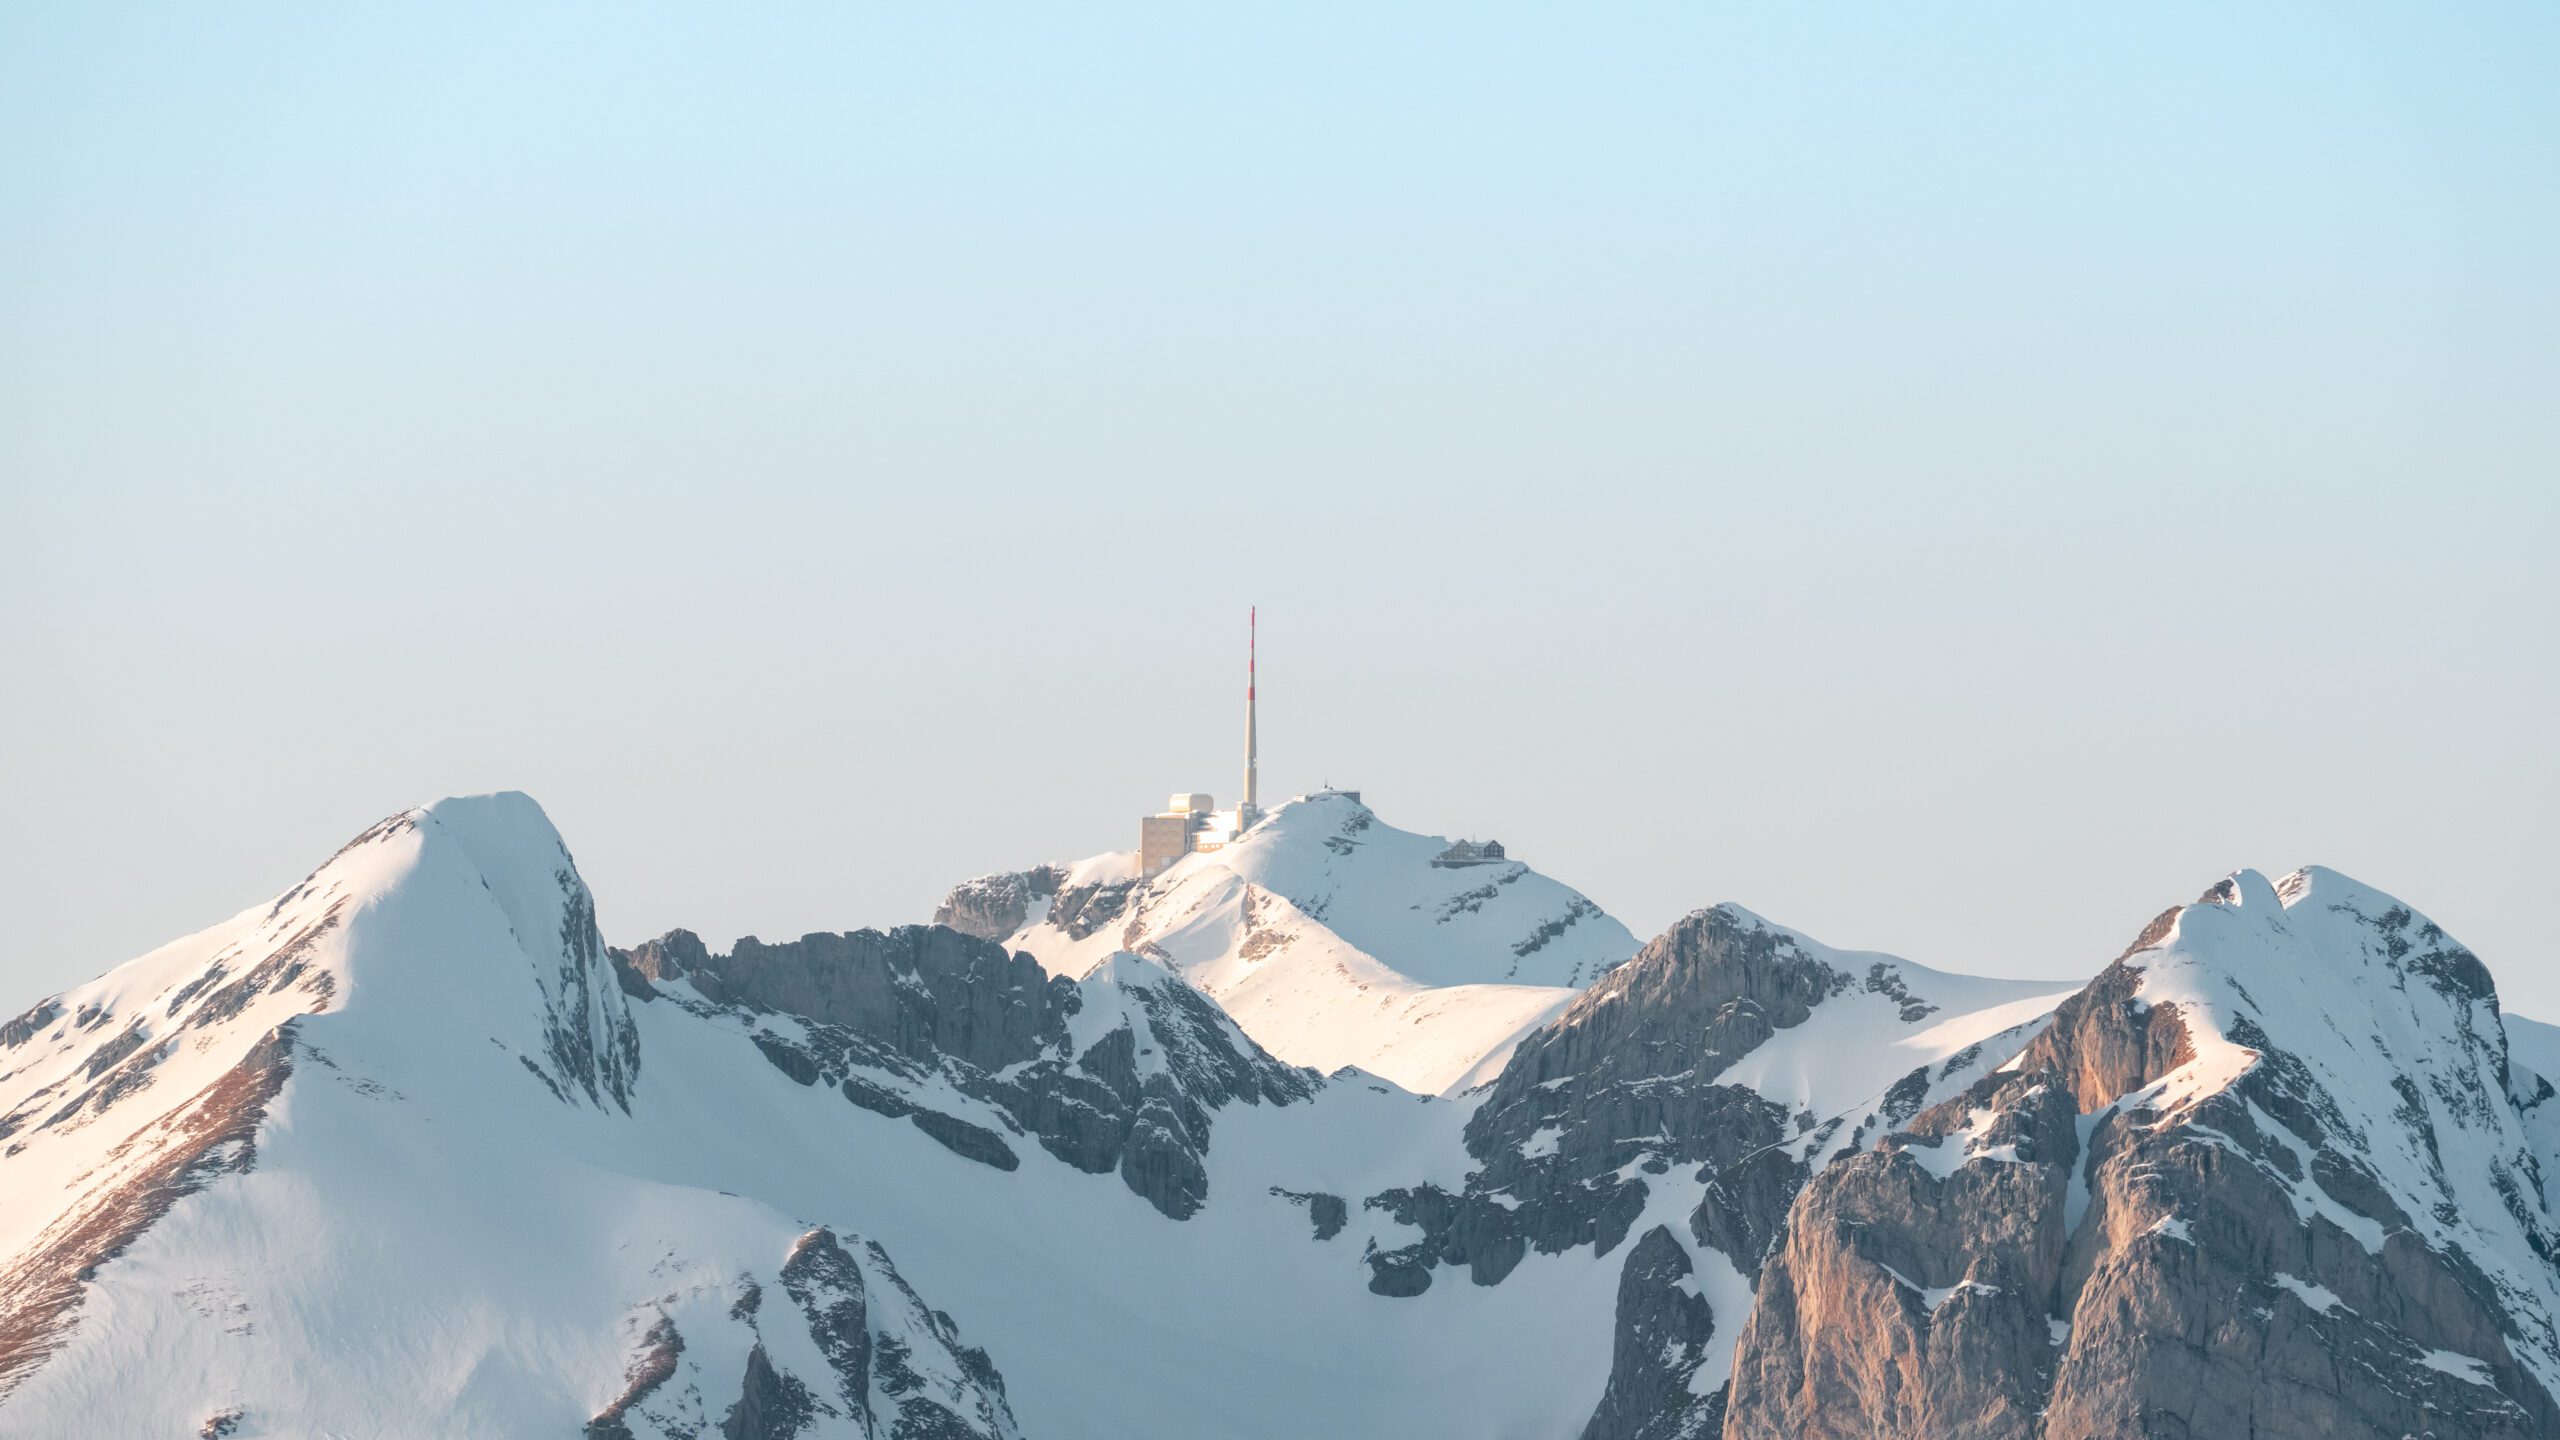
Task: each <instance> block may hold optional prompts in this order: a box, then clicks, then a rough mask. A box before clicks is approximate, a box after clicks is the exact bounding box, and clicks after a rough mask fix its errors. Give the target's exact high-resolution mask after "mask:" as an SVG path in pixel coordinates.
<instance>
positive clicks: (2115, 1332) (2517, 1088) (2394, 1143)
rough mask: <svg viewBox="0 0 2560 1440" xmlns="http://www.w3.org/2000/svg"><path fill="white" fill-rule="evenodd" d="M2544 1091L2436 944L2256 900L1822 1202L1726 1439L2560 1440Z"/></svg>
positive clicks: (2328, 912)
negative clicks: (2558, 1439) (2532, 1114)
mask: <svg viewBox="0 0 2560 1440" xmlns="http://www.w3.org/2000/svg"><path fill="white" fill-rule="evenodd" d="M2536 1079H2537V1083H2536V1084H2535V1085H2533V1086H2522V1085H2519V1084H2517V1082H2516V1075H2515V1073H2514V1070H2513V1067H2512V1066H2511V1064H2510V1061H2509V1058H2508V1056H2507V1053H2506V1039H2505V1030H2504V1028H2503V1026H2502V1025H2501V1023H2500V1017H2499V1015H2498V1010H2497V1002H2496V997H2495V995H2494V992H2493V991H2492V990H2491V988H2490V986H2489V983H2488V977H2487V973H2486V971H2485V970H2484V969H2482V968H2481V967H2480V965H2479V963H2478V962H2477V960H2476V959H2474V958H2473V957H2472V956H2471V955H2470V954H2469V952H2468V951H2465V950H2463V949H2462V948H2461V947H2460V946H2459V945H2456V944H2455V943H2453V942H2452V941H2451V940H2450V939H2449V938H2448V937H2446V936H2445V935H2444V933H2443V932H2442V931H2441V930H2439V929H2437V928H2436V927H2435V926H2434V925H2433V924H2431V923H2428V922H2426V921H2425V920H2424V919H2423V918H2421V917H2418V916H2415V915H2414V914H2413V913H2412V912H2410V911H2409V910H2408V909H2407V908H2406V907H2405V906H2401V905H2398V904H2397V903H2396V902H2392V901H2390V900H2389V899H2388V897H2384V896H2379V895H2377V894H2376V893H2375V892H2372V891H2369V890H2366V889H2364V888H2363V887H2360V886H2357V885H2355V884H2354V883H2353V882H2351V881H2347V880H2345V879H2344V878H2343V877H2339V876H2335V875H2333V874H2331V873H2329V872H2324V871H2305V872H2300V873H2297V874H2296V875H2294V876H2290V877H2288V878H2287V880H2286V881H2285V882H2284V885H2283V887H2282V888H2281V890H2279V889H2278V888H2276V887H2272V886H2270V885H2269V884H2268V883H2267V882H2266V881H2265V880H2264V879H2263V878H2261V877H2259V876H2257V875H2255V874H2254V873H2248V872H2244V873H2243V874H2241V875H2238V876H2235V877H2233V878H2232V879H2231V880H2229V881H2226V882H2224V883H2223V884H2221V885H2218V886H2216V887H2215V888H2214V889H2213V890H2211V891H2208V892H2207V894H2206V896H2205V897H2204V899H2203V900H2202V901H2200V902H2198V904H2197V905H2195V906H2191V907H2186V908H2184V909H2181V910H2176V911H2172V912H2170V913H2168V914H2166V915H2164V916H2162V917H2161V918H2160V919H2159V920H2157V921H2155V922H2154V923H2153V925H2152V926H2151V927H2150V928H2149V929H2147V930H2145V931H2144V933H2143V935H2142V936H2141V937H2140V938H2139V939H2138V940H2137V941H2136V942H2135V946H2134V948H2133V949H2132V950H2130V951H2128V953H2127V954H2126V956H2125V957H2124V958H2122V959H2120V960H2119V961H2117V962H2116V964H2115V965H2113V966H2111V967H2110V968H2109V969H2108V970H2107V971H2106V972H2105V973H2103V974H2102V975H2100V976H2099V977H2098V979H2097V980H2095V981H2093V982H2092V983H2091V984H2090V985H2089V987H2088V988H2087V989H2085V990H2084V991H2083V992H2081V993H2080V994H2079V995H2078V996H2076V997H2074V998H2073V999H2072V1000H2070V1001H2068V1002H2066V1003H2065V1004H2064V1005H2063V1006H2062V1007H2061V1009H2059V1010H2058V1011H2056V1012H2055V1014H2054V1017H2053V1020H2052V1022H2051V1024H2050V1025H2049V1026H2048V1027H2047V1028H2046V1030H2045V1031H2044V1032H2043V1033H2042V1034H2041V1035H2040V1036H2039V1037H2038V1038H2037V1040H2036V1041H2035V1042H2034V1043H2033V1044H2032V1045H2030V1046H2029V1047H2028V1048H2027V1050H2026V1051H2025V1052H2024V1053H2022V1054H2021V1055H2020V1056H2019V1057H2018V1059H2017V1060H2016V1061H2015V1062H2014V1063H2013V1064H2012V1065H2010V1066H2008V1067H2006V1068H2004V1069H2003V1070H2002V1071H2001V1072H1999V1073H1996V1074H1993V1075H1990V1076H1986V1077H1984V1078H1983V1079H1982V1080H1981V1081H1979V1082H1977V1083H1975V1084H1974V1085H1973V1086H1972V1087H1970V1089H1969V1090H1968V1091H1967V1092H1966V1093H1964V1094H1962V1095H1960V1096H1958V1097H1956V1098H1954V1099H1952V1100H1949V1101H1947V1102H1945V1103H1942V1104H1940V1105H1938V1106H1935V1107H1933V1108H1931V1109H1930V1110H1928V1111H1926V1112H1924V1113H1922V1114H1920V1115H1918V1116H1916V1117H1915V1118H1914V1119H1913V1120H1912V1122H1911V1123H1910V1125H1909V1126H1908V1128H1907V1129H1905V1130H1903V1131H1901V1132H1898V1133H1896V1134H1892V1135H1889V1136H1887V1137H1885V1138H1884V1139H1883V1140H1882V1141H1880V1142H1879V1143H1878V1145H1877V1148H1875V1149H1873V1150H1871V1151H1867V1152H1865V1153H1862V1154H1859V1155H1856V1156H1853V1157H1850V1158H1848V1159H1845V1160H1843V1161H1841V1162H1839V1163H1837V1164H1834V1165H1832V1166H1831V1167H1829V1168H1828V1169H1826V1170H1824V1171H1823V1172H1822V1173H1821V1174H1820V1175H1818V1176H1816V1177H1815V1178H1814V1179H1813V1181H1812V1182H1811V1183H1810V1184H1809V1185H1808V1186H1807V1187H1806V1188H1805V1190H1804V1192H1803V1194H1802V1196H1801V1197H1800V1199H1799V1200H1798V1201H1797V1203H1796V1205H1795V1207H1794V1210H1793V1212H1792V1214H1791V1215H1790V1218H1789V1221H1788V1229H1787V1237H1786V1240H1785V1243H1784V1245H1783V1247H1782V1248H1781V1249H1780V1251H1779V1252H1778V1254H1777V1255H1776V1257H1775V1258H1773V1260H1772V1261H1771V1263H1770V1265H1769V1267H1768V1269H1767V1271H1766V1273H1765V1274H1764V1276H1763V1279H1762V1283H1761V1287H1760V1290H1759V1295H1758V1299H1757V1302H1756V1304H1755V1306H1754V1309H1753V1313H1752V1316H1751V1320H1750V1323H1749V1325H1748V1327H1747V1328H1746V1330H1745V1332H1744V1334H1743V1337H1742V1339H1741V1342H1740V1346H1739V1350H1738V1353H1737V1355H1736V1357H1735V1364H1734V1378H1733V1381H1732V1387H1731V1391H1730V1399H1729V1407H1728V1408H1729V1414H1728V1419H1727V1428H1726V1432H1725V1433H1726V1435H1727V1436H1728V1437H1730V1440H1777V1437H1781V1436H1785V1437H1794V1436H1808V1437H1842V1440H1846V1437H1852V1436H1855V1437H1867V1436H1883V1435H1907V1434H1949V1435H1953V1434H1962V1435H1968V1436H1981V1437H1985V1440H2003V1437H2064V1436H2069V1437H2074V1440H2079V1437H2106V1440H2116V1437H2123V1440H2132V1437H2146V1440H2148V1437H2165V1436H2180V1437H2186V1436H2195V1437H2206V1436H2234V1437H2239V1436H2247V1437H2263V1440H2293V1437H2303V1440H2308V1437H2313V1436H2339V1437H2358V1440H2363V1437H2372V1440H2396V1437H2400V1436H2404V1435H2431V1436H2438V1437H2500V1440H2506V1437H2517V1440H2521V1437H2524V1436H2535V1435H2550V1434H2553V1433H2560V1410H2555V1408H2554V1406H2553V1402H2552V1389H2551V1381H2552V1377H2553V1374H2554V1372H2555V1371H2560V1345H2555V1343H2554V1328H2553V1327H2554V1313H2553V1312H2554V1309H2555V1304H2554V1293H2555V1290H2560V1285H2555V1279H2560V1273H2555V1271H2554V1268H2553V1264H2552V1259H2553V1255H2554V1244H2553V1235H2554V1227H2553V1218H2552V1213H2551V1209H2550V1199H2549V1196H2548V1194H2547V1193H2546V1185H2545V1178H2544V1175H2543V1169H2544V1166H2545V1165H2546V1164H2548V1163H2549V1158H2548V1157H2545V1156H2541V1155H2538V1154H2537V1153H2536V1152H2535V1149H2534V1147H2533V1145H2532V1143H2531V1142H2530V1141H2529V1139H2528V1138H2527V1133H2526V1126H2525V1124H2524V1122H2523V1118H2522V1112H2523V1110H2524V1109H2525V1108H2526V1106H2527V1105H2529V1104H2530V1103H2531V1098H2532V1097H2533V1096H2534V1095H2537V1094H2538V1093H2539V1084H2538V1077H2536Z"/></svg>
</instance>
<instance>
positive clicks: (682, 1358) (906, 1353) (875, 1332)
mask: <svg viewBox="0 0 2560 1440" xmlns="http://www.w3.org/2000/svg"><path fill="white" fill-rule="evenodd" d="M686 1299H692V1300H694V1301H696V1302H697V1303H694V1304H691V1305H686V1304H684V1303H683V1301H684V1300H686ZM705 1300H707V1301H711V1302H721V1303H710V1304H705V1303H699V1302H702V1301H705ZM678 1311H681V1312H682V1313H683V1314H684V1317H685V1318H684V1322H683V1323H682V1324H679V1322H678V1320H677V1318H676V1314H675V1313H673V1312H678ZM687 1326H690V1327H692V1328H691V1329H690V1331H688V1329H687V1328H686V1327H687ZM625 1328H626V1333H628V1334H629V1335H630V1337H631V1348H630V1360H629V1363H628V1365H627V1367H626V1368H625V1370H624V1373H623V1384H622V1386H621V1388H620V1389H619V1390H618V1391H617V1392H616V1393H615V1394H614V1397H613V1398H612V1399H611V1400H610V1401H608V1402H607V1403H606V1404H605V1406H604V1407H603V1408H602V1409H601V1410H599V1411H597V1412H596V1415H595V1417H594V1418H593V1419H591V1420H589V1421H588V1422H587V1424H586V1428H585V1431H584V1434H585V1437H586V1440H702V1437H707V1436H710V1435H718V1436H720V1437H722V1440H792V1437H795V1436H800V1435H805V1434H816V1433H827V1434H840V1435H852V1436H859V1437H861V1440H1018V1436H1019V1433H1020V1432H1019V1431H1018V1430H1017V1428H1016V1426H1015V1424H1014V1419H1013V1411H1012V1409H1011V1407H1010V1406H1009V1405H1008V1404H1007V1403H1006V1400H1005V1393H1004V1380H1003V1377H1001V1376H999V1375H998V1374H997V1373H996V1370H995V1366H994V1365H993V1364H992V1363H991V1362H990V1361H989V1360H988V1359H987V1356H986V1353H985V1352H984V1351H981V1350H978V1349H975V1348H973V1347H971V1346H969V1345H966V1344H963V1343H962V1342H961V1340H960V1337H959V1335H958V1333H957V1332H956V1331H955V1330H954V1329H953V1328H952V1325H951V1321H950V1318H949V1317H948V1316H945V1315H942V1314H940V1313H939V1312H936V1311H934V1310H933V1309H931V1308H929V1307H928V1306H926V1305H925V1303H924V1302H923V1301H922V1300H921V1299H919V1298H918V1297H917V1295H916V1292H915V1290H914V1288H913V1287H911V1286H909V1285H908V1284H907V1282H906V1280H905V1278H904V1277H902V1276H900V1275H899V1274H898V1270H897V1267H896V1266H894V1265H892V1264H890V1263H889V1257H888V1255H887V1254H886V1253H885V1252H884V1251H882V1250H881V1249H880V1247H879V1246H877V1245H874V1244H870V1243H868V1242H857V1243H854V1244H850V1245H848V1244H847V1243H846V1242H844V1241H843V1240H841V1239H839V1238H838V1237H837V1236H836V1234H835V1232H833V1231H831V1230H827V1229H824V1228H820V1229H816V1230H812V1231H810V1232H808V1233H807V1234H805V1235H802V1236H801V1237H800V1238H799V1239H798V1240H797V1241H796V1242H794V1243H793V1245H792V1246H791V1249H790V1251H789V1253H788V1254H787V1255H785V1256H784V1257H783V1258H782V1261H781V1263H780V1265H779V1266H777V1267H776V1268H775V1269H773V1270H771V1271H768V1272H766V1273H763V1274H756V1273H742V1274H740V1275H738V1276H737V1277H735V1278H734V1279H733V1280H731V1281H730V1282H729V1283H728V1284H727V1285H726V1286H724V1287H721V1288H720V1290H719V1291H718V1292H717V1293H716V1294H712V1295H709V1296H701V1295H696V1296H691V1297H683V1296H679V1295H669V1296H667V1297H666V1298H665V1299H664V1300H663V1301H659V1302H653V1303H650V1304H646V1305H643V1306H640V1307H638V1308H637V1309H635V1310H634V1311H633V1312H632V1313H631V1315H630V1316H629V1318H628V1320H627V1322H626V1327H625ZM741 1349H743V1350H744V1352H745V1360H744V1362H743V1363H742V1364H741V1365H739V1366H738V1368H737V1370H736V1372H735V1373H734V1374H729V1373H722V1371H721V1369H720V1368H719V1362H718V1361H717V1360H714V1359H712V1358H710V1357H711V1356H714V1355H717V1356H722V1357H725V1356H728V1355H733V1354H735V1353H736V1352H738V1351H739V1350H741ZM777 1355H779V1356H781V1357H783V1358H782V1359H780V1360H777V1359H776V1358H775V1357H776V1356H777Z"/></svg>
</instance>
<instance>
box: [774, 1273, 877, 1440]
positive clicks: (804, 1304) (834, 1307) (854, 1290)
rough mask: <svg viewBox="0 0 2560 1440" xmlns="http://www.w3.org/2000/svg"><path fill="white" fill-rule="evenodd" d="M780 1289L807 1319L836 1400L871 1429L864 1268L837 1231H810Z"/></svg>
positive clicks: (868, 1311) (869, 1364) (869, 1321)
mask: <svg viewBox="0 0 2560 1440" xmlns="http://www.w3.org/2000/svg"><path fill="white" fill-rule="evenodd" d="M884 1259H885V1257H884ZM782 1288H783V1291H784V1293H786V1294H788V1295H789V1296H790V1297H791V1300H792V1303H793V1304H795V1305H797V1306H799V1307H800V1313H801V1316H802V1318H803V1319H805V1320H807V1321H808V1324H809V1338H810V1339H811V1340H813V1341H815V1342H816V1343H817V1346H818V1353H819V1354H820V1355H823V1356H825V1357H826V1361H827V1368H828V1369H829V1370H830V1371H832V1372H833V1373H834V1376H835V1380H836V1387H835V1388H836V1397H837V1399H838V1401H840V1402H841V1404H842V1405H843V1407H844V1410H845V1413H847V1414H849V1415H851V1416H853V1417H854V1418H855V1419H856V1420H857V1421H858V1422H859V1423H860V1424H861V1425H862V1426H863V1427H864V1429H865V1430H866V1431H867V1430H869V1429H870V1428H871V1425H872V1416H871V1348H872V1347H871V1317H870V1309H869V1306H868V1304H867V1297H866V1294H865V1287H864V1285H863V1280H862V1268H861V1267H860V1266H859V1265H857V1264H855V1263H854V1259H853V1257H852V1256H851V1255H850V1254H848V1253H846V1251H845V1248H844V1246H843V1245H842V1244H841V1243H839V1242H838V1241H837V1239H836V1237H835V1232H834V1231H832V1230H826V1229H818V1230H812V1231H810V1232H809V1233H808V1234H806V1235H803V1236H801V1237H800V1241H799V1243H798V1244H796V1245H794V1246H793V1247H792V1249H791V1256H790V1258H789V1259H787V1260H785V1261H784V1262H783V1265H782Z"/></svg>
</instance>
